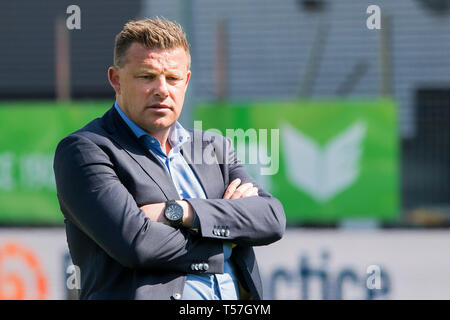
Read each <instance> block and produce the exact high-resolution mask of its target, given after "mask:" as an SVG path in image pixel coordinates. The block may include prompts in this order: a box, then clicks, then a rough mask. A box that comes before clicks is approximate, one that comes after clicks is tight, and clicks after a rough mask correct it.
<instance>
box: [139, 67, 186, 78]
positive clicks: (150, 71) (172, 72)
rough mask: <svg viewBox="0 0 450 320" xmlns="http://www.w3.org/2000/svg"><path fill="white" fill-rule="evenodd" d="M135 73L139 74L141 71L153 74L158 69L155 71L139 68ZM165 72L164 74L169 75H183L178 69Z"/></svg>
mask: <svg viewBox="0 0 450 320" xmlns="http://www.w3.org/2000/svg"><path fill="white" fill-rule="evenodd" d="M136 73H139V74H141V73H146V74H155V73H159V71H157V70H155V69H139V70H137V72H136ZM165 73H166V74H171V75H176V76H179V77H181V76H183V74H182V73H180V72H178V71H171V70H167V71H166V72H165Z"/></svg>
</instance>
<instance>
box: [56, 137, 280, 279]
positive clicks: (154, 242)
mask: <svg viewBox="0 0 450 320" xmlns="http://www.w3.org/2000/svg"><path fill="white" fill-rule="evenodd" d="M101 143H103V144H105V142H104V141H103V142H101ZM101 143H99V142H94V141H93V139H92V138H91V137H87V136H85V135H83V132H81V133H77V134H72V135H70V136H69V137H67V138H65V139H63V140H62V141H61V142H60V144H59V145H58V147H57V150H56V153H55V161H54V171H55V178H56V185H57V191H58V199H59V201H60V205H61V210H62V212H63V214H64V216H65V217H66V219H67V220H68V221H70V222H71V223H72V224H74V225H75V226H76V227H77V228H78V229H80V230H81V231H82V232H83V233H84V234H86V235H87V236H88V237H89V238H90V239H91V240H92V241H94V242H95V244H96V245H98V246H99V247H100V248H102V249H103V250H104V251H105V252H106V253H107V254H108V255H109V256H111V257H112V258H113V259H115V260H116V261H117V262H119V263H120V264H121V265H123V266H125V267H128V268H144V269H162V270H166V271H178V272H189V271H190V269H189V268H190V265H191V264H192V263H194V262H198V261H208V262H209V265H210V269H209V272H212V273H221V272H223V249H222V242H223V241H225V240H226V241H231V242H233V243H235V244H237V245H242V246H256V245H266V244H269V243H272V242H274V241H277V240H279V239H280V238H281V236H282V234H283V233H284V229H285V215H284V211H283V207H282V205H281V203H280V202H279V201H278V200H277V199H275V198H273V197H272V196H271V195H270V194H268V193H267V192H265V191H264V190H261V189H260V190H255V189H251V190H252V191H249V190H247V191H248V192H244V193H241V192H242V191H243V190H242V189H243V188H241V189H239V188H238V189H239V191H237V190H238V189H236V190H233V188H234V186H235V184H237V182H234V183H235V184H233V183H231V184H230V185H229V186H228V188H227V191H228V193H227V192H226V193H225V195H224V197H223V198H222V199H196V198H192V199H186V202H188V203H189V204H188V210H190V209H192V212H191V213H193V212H195V213H196V215H197V217H198V219H199V223H200V230H199V232H198V233H197V232H194V231H192V230H190V229H189V228H188V227H189V225H192V221H190V222H189V219H190V218H189V219H187V221H186V227H187V228H180V229H175V228H173V227H171V226H169V225H166V224H165V223H160V222H157V221H158V219H159V218H158V214H161V211H159V213H158V210H156V211H152V210H148V209H149V208H151V206H150V207H147V208H146V207H145V206H144V208H139V207H138V205H137V204H136V201H135V200H134V198H133V196H132V195H131V194H130V192H129V191H128V190H127V189H126V187H125V186H124V185H123V184H122V182H121V181H120V180H119V178H118V176H117V173H116V171H115V168H116V165H117V164H115V163H113V162H112V160H111V158H110V156H109V155H108V154H110V153H111V152H113V151H111V150H106V149H108V148H111V149H112V147H113V144H110V145H108V146H107V147H106V146H105V145H102V146H101V147H100V144H101ZM229 150H231V151H230V152H231V153H230V154H229V155H227V156H230V157H235V154H234V150H232V148H230V149H229ZM130 161H131V160H130ZM226 172H227V174H228V176H229V181H234V180H235V179H237V178H239V179H240V181H242V182H244V184H243V185H242V186H241V187H243V186H244V185H245V184H246V183H251V184H252V185H256V184H255V183H254V182H253V180H252V178H251V177H250V176H249V175H248V174H247V173H246V171H245V170H244V169H243V167H242V165H240V164H239V163H233V164H229V165H227V169H226ZM248 186H249V185H247V187H248ZM255 191H256V192H258V193H259V196H249V195H250V194H252V192H253V193H254V192H255ZM244 195H246V196H244ZM185 205H186V204H185ZM189 208H190V209H189ZM149 216H150V218H149ZM152 220H153V221H152ZM215 226H228V228H229V230H230V234H229V236H228V237H226V238H225V237H223V236H221V235H217V234H214V233H213V232H212V230H213V229H214V227H215Z"/></svg>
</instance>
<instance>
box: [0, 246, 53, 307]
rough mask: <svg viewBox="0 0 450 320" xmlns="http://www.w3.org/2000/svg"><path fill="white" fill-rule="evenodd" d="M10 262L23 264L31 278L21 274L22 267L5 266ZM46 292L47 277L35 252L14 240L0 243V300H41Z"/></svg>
mask: <svg viewBox="0 0 450 320" xmlns="http://www.w3.org/2000/svg"><path fill="white" fill-rule="evenodd" d="M12 263H14V265H17V263H20V265H21V266H22V265H23V266H24V267H25V270H29V273H30V274H31V278H30V277H29V275H28V274H23V273H24V271H23V268H20V271H18V270H15V271H11V270H7V269H6V268H5V267H6V266H7V265H8V264H12ZM8 269H11V268H8ZM25 279H26V280H25ZM29 279H32V280H31V281H30V280H29ZM47 293H48V283H47V279H46V277H45V275H44V273H43V271H42V268H41V265H40V263H39V260H38V258H37V257H36V254H35V253H34V252H33V251H32V250H30V249H28V248H26V247H25V246H23V245H20V244H18V243H14V242H7V243H5V244H3V245H0V300H24V299H32V300H43V299H45V298H46V296H47Z"/></svg>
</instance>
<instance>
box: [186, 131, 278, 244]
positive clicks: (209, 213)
mask: <svg viewBox="0 0 450 320" xmlns="http://www.w3.org/2000/svg"><path fill="white" fill-rule="evenodd" d="M214 140H216V141H217V140H219V141H218V142H219V143H217V142H216V143H214V145H215V147H214V149H215V151H216V156H217V159H218V162H219V163H220V166H222V171H223V175H224V178H225V179H224V181H225V183H227V182H228V183H229V182H231V181H233V180H234V179H236V178H240V179H241V181H242V182H241V184H244V183H247V182H251V183H253V185H254V186H256V187H258V196H252V197H247V198H241V199H233V200H230V199H197V198H190V199H185V200H186V201H188V202H189V203H190V204H191V206H192V207H193V209H194V212H195V214H196V215H197V218H198V220H199V224H200V230H199V231H200V232H201V236H202V237H204V238H213V239H221V240H230V241H232V242H233V243H236V244H239V245H247V246H260V245H267V244H270V243H273V242H275V241H278V240H280V239H281V238H282V236H283V234H284V232H285V229H286V216H285V213H284V209H283V205H282V204H281V202H280V201H279V200H278V199H276V198H275V197H273V196H272V195H271V194H270V193H268V192H267V191H265V190H264V189H262V188H261V186H259V185H258V184H257V183H256V182H255V180H254V179H253V178H252V177H251V176H250V175H249V174H248V173H247V171H246V170H245V168H244V167H243V165H242V164H241V162H240V161H239V160H238V159H237V156H236V153H235V151H234V148H233V143H232V141H231V140H230V139H229V138H225V137H222V136H219V139H217V136H216V137H215V139H214ZM216 165H217V164H216ZM225 187H227V185H226V186H225Z"/></svg>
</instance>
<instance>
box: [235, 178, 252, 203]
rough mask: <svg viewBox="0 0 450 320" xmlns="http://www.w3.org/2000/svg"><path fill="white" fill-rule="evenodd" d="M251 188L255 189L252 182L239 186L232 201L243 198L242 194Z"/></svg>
mask: <svg viewBox="0 0 450 320" xmlns="http://www.w3.org/2000/svg"><path fill="white" fill-rule="evenodd" d="M251 187H253V184H251V183H250V182H248V183H244V184H243V185H241V186H239V188H237V189H236V191H234V193H233V194H232V196H231V198H230V199H231V200H233V199H239V198H241V196H242V194H243V193H244V192H245V191H247V189H249V188H251Z"/></svg>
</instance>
